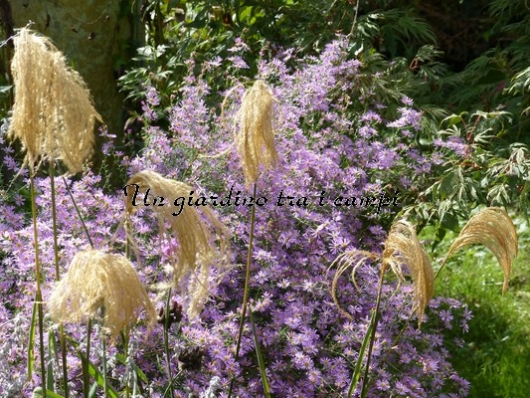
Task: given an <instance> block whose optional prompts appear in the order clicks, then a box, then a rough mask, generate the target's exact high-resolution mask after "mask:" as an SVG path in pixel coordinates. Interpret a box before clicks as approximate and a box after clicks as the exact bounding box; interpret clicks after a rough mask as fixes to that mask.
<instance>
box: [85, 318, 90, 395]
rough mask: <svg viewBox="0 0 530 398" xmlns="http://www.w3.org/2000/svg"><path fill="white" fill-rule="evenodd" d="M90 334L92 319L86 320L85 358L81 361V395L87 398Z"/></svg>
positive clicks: (88, 390) (88, 391) (88, 389)
mask: <svg viewBox="0 0 530 398" xmlns="http://www.w3.org/2000/svg"><path fill="white" fill-rule="evenodd" d="M91 334H92V320H91V319H89V320H88V324H87V335H86V358H85V361H84V363H83V397H84V398H88V396H89V393H90V374H89V372H88V367H89V363H90V335H91Z"/></svg>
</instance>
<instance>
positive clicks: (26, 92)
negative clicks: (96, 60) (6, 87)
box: [8, 28, 102, 173]
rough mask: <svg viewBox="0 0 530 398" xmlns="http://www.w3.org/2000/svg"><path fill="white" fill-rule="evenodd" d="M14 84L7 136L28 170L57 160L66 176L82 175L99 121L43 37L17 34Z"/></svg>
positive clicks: (71, 73) (24, 32)
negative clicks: (19, 149)
mask: <svg viewBox="0 0 530 398" xmlns="http://www.w3.org/2000/svg"><path fill="white" fill-rule="evenodd" d="M14 45H15V54H14V56H13V60H12V63H11V69H12V73H13V81H14V84H15V103H14V106H13V118H12V121H11V124H10V126H9V132H8V136H9V137H10V138H11V139H13V138H18V139H20V141H21V142H22V145H23V147H24V149H25V151H26V155H25V159H24V163H25V164H27V165H29V167H30V168H31V169H33V168H34V167H35V164H37V163H38V162H39V161H42V160H61V161H62V162H63V163H64V164H65V165H66V167H67V168H68V170H69V171H70V172H71V173H77V172H79V171H81V170H82V168H83V163H84V161H85V160H86V159H87V158H88V157H89V156H90V155H91V153H92V148H93V145H94V127H95V123H96V121H100V122H101V121H102V119H101V116H100V115H99V114H98V113H97V112H96V110H95V109H94V106H93V104H92V100H91V98H90V93H89V91H88V89H87V87H86V85H85V83H84V82H83V80H82V78H81V76H80V75H79V74H78V73H77V72H76V71H74V70H72V69H71V68H70V67H68V65H67V61H66V59H65V57H64V55H63V54H62V53H61V52H60V51H59V50H58V49H57V48H56V47H55V46H54V45H53V44H52V42H51V41H50V40H49V39H48V38H46V37H43V36H39V35H37V34H35V33H33V32H32V31H30V30H29V29H27V28H23V29H21V30H20V32H19V33H18V34H17V35H16V37H15V38H14Z"/></svg>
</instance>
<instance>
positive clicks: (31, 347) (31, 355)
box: [28, 300, 37, 380]
mask: <svg viewBox="0 0 530 398" xmlns="http://www.w3.org/2000/svg"><path fill="white" fill-rule="evenodd" d="M36 329H37V300H35V302H34V303H33V311H32V312H31V325H30V327H29V342H28V380H31V379H32V378H33V367H34V366H35V330H36Z"/></svg>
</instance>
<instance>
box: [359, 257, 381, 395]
mask: <svg viewBox="0 0 530 398" xmlns="http://www.w3.org/2000/svg"><path fill="white" fill-rule="evenodd" d="M385 271H386V265H385V264H383V266H382V267H381V276H380V277H379V286H378V288H377V299H376V304H375V314H374V327H373V329H372V335H371V336H370V345H369V346H368V355H367V358H366V367H365V369H364V377H363V387H362V389H361V397H366V395H367V394H368V374H369V372H370V360H371V358H372V350H373V347H374V340H375V332H376V330H377V322H378V321H379V307H380V304H381V294H382V292H383V282H384V277H385Z"/></svg>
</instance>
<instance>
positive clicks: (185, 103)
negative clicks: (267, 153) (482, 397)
mask: <svg viewBox="0 0 530 398" xmlns="http://www.w3.org/2000/svg"><path fill="white" fill-rule="evenodd" d="M347 46H348V43H347V41H346V40H345V39H342V38H341V39H338V40H337V41H335V42H333V43H331V44H329V45H328V46H327V47H326V49H325V50H324V51H323V53H322V54H321V55H320V56H318V57H310V58H307V59H304V60H302V61H301V62H300V64H299V66H298V67H297V68H295V69H292V70H291V69H290V68H288V67H287V66H286V64H285V62H286V60H287V59H288V58H289V57H290V54H291V53H290V52H285V53H281V54H279V56H278V57H276V58H274V59H272V60H270V61H265V60H262V61H260V63H259V75H258V77H259V78H260V79H263V80H265V81H268V82H271V88H272V91H273V94H274V96H275V97H276V99H277V103H276V105H275V115H276V117H275V120H274V129H275V131H276V137H275V140H276V146H277V149H278V152H279V158H280V162H279V164H278V165H277V167H276V168H275V169H273V170H271V171H269V172H267V173H263V174H262V176H261V178H260V179H259V181H258V183H257V193H258V195H259V196H264V197H266V198H269V199H270V202H269V203H268V204H267V205H266V206H264V207H262V208H257V209H256V226H255V239H254V256H253V261H252V268H251V281H250V297H251V300H250V310H251V311H252V313H253V319H254V322H255V325H256V330H257V336H253V334H252V332H251V328H250V324H249V323H247V324H246V326H245V328H244V334H243V338H242V345H241V350H240V358H239V360H238V361H236V360H235V345H236V344H235V341H236V340H237V334H238V327H239V314H240V313H241V304H242V301H243V281H244V275H243V274H244V272H243V270H244V266H243V264H244V262H245V261H246V256H247V250H248V243H249V235H250V222H249V213H250V211H249V208H248V207H246V206H239V207H225V208H218V209H216V210H217V211H218V216H219V218H220V220H222V222H223V223H224V224H225V225H226V226H227V227H228V228H229V229H230V232H231V236H232V240H231V241H232V258H231V263H232V265H233V266H232V268H231V270H230V271H229V272H227V273H226V274H225V275H224V276H223V278H222V279H221V283H220V284H215V283H213V281H214V279H217V278H218V277H219V275H217V274H216V273H215V272H214V273H213V274H212V283H211V284H210V286H209V288H210V297H211V298H210V300H209V301H208V303H207V304H206V307H205V309H204V310H203V312H202V314H201V316H200V318H199V319H196V320H190V319H188V318H187V317H186V316H184V318H183V319H182V321H181V323H180V325H179V326H178V328H177V327H176V326H173V327H172V328H171V329H170V331H169V334H170V347H171V349H172V357H171V359H170V360H171V363H170V366H171V367H172V369H174V374H176V373H177V372H178V369H181V370H182V372H181V373H180V378H179V379H178V380H177V385H178V387H177V396H178V397H189V396H195V397H213V396H218V397H226V396H227V391H228V385H229V384H230V380H231V379H232V378H235V390H234V394H233V396H237V397H258V396H262V395H263V387H262V382H261V379H260V374H259V371H258V364H257V360H256V355H255V343H254V339H255V337H256V338H257V341H258V342H259V344H260V348H261V351H262V353H263V357H264V361H265V365H266V368H267V369H266V371H267V377H268V380H269V383H270V387H271V392H272V393H273V394H275V395H276V396H284V397H303V398H308V397H342V396H346V395H347V391H348V388H349V384H350V380H351V376H352V371H353V368H354V367H355V364H356V362H357V360H358V359H359V348H360V346H361V343H362V341H363V338H364V336H365V334H366V333H367V329H368V325H369V322H370V312H371V310H372V309H373V308H374V305H375V299H376V291H377V283H378V275H379V269H378V265H377V264H370V263H367V264H364V265H362V266H361V267H359V268H358V270H357V272H356V281H357V284H358V286H359V290H357V289H356V288H355V287H354V285H353V284H352V282H351V280H348V279H347V278H343V279H342V280H340V281H339V283H338V285H337V295H338V298H339V301H340V303H341V306H342V308H344V309H345V310H346V311H347V312H348V313H349V314H350V315H351V319H348V318H346V317H345V316H343V315H342V314H341V313H340V312H339V310H338V309H337V307H336V305H335V304H334V302H333V300H332V297H331V293H330V282H331V280H332V278H333V270H328V267H329V266H330V264H331V263H332V262H333V260H334V259H335V257H336V256H337V255H338V254H340V253H343V252H344V251H346V250H353V249H365V250H374V251H378V250H381V242H382V241H383V240H384V238H385V232H384V231H385V228H384V225H385V224H384V223H383V222H382V221H381V220H380V219H379V217H381V216H383V215H386V216H387V217H391V216H392V214H394V213H395V212H397V211H399V208H392V207H388V208H385V209H384V210H383V213H382V215H378V214H376V213H375V212H374V211H371V210H370V209H364V208H360V207H353V206H349V207H347V206H333V204H332V200H331V199H332V198H334V197H337V196H343V197H353V196H359V197H361V196H373V195H376V194H377V193H379V192H380V191H381V190H382V189H384V188H386V187H387V185H388V184H387V183H388V179H390V178H393V179H395V181H393V188H394V189H397V190H406V189H407V188H408V187H409V186H410V185H412V184H414V181H415V180H416V179H417V178H420V177H419V176H421V175H425V174H426V173H428V172H429V170H430V169H429V162H428V160H427V159H426V157H425V156H423V155H422V154H421V153H420V151H419V150H418V149H417V148H415V146H414V142H413V141H412V140H411V136H410V135H411V133H407V132H408V130H405V129H407V128H408V129H413V130H414V129H418V128H419V123H420V119H421V115H420V114H419V113H418V112H417V111H415V110H414V109H413V108H412V105H413V104H412V100H410V99H409V98H406V97H405V98H404V99H403V100H402V104H401V105H403V107H401V108H399V114H400V115H399V117H398V118H397V119H395V118H392V117H391V115H390V114H389V113H388V112H386V108H385V107H384V106H374V109H362V106H361V107H360V106H359V103H358V101H359V98H363V99H364V100H366V102H367V103H368V102H370V101H371V100H372V99H373V98H375V94H374V93H373V92H366V91H362V90H361V87H362V85H361V83H360V80H361V78H362V74H363V73H364V72H363V70H362V68H363V65H362V63H361V62H359V61H358V60H351V59H348V55H347V53H348V52H347ZM244 49H245V46H244V43H242V42H241V41H238V42H237V43H236V46H235V47H234V51H233V53H234V54H231V57H230V58H228V59H226V60H223V59H215V60H212V61H210V62H209V63H206V64H205V68H204V70H203V72H202V73H201V74H200V75H199V76H196V75H194V74H193V69H194V68H193V66H194V65H192V64H190V65H189V67H190V73H189V76H188V78H187V79H186V82H185V83H184V85H183V87H182V88H181V90H180V93H179V95H178V98H179V101H178V102H177V103H176V105H175V106H174V107H173V108H172V109H171V110H170V112H169V122H170V123H169V126H170V127H169V130H168V131H163V130H162V129H161V128H159V127H155V126H148V127H146V129H145V141H146V146H145V148H144V150H143V151H142V153H141V154H140V155H139V156H137V157H135V158H133V159H127V160H126V161H125V162H124V164H123V166H124V167H125V168H127V170H128V172H129V173H134V172H136V171H139V170H144V169H151V170H155V171H157V172H159V173H162V174H164V175H166V176H168V177H171V178H175V179H178V180H184V181H185V182H186V183H188V184H190V185H193V186H195V187H196V190H197V192H199V193H200V194H204V195H210V194H216V195H223V194H226V193H227V192H228V191H229V190H230V188H232V187H233V189H234V190H236V191H241V192H244V193H245V194H250V193H249V192H247V191H246V190H245V186H244V178H243V174H242V171H241V168H240V160H239V159H238V157H237V154H236V151H235V149H234V147H233V144H232V139H233V129H234V115H235V114H236V112H237V108H238V105H239V104H240V99H241V96H242V92H243V88H242V87H243V86H244V85H246V84H247V83H248V82H247V81H245V80H244V79H242V80H241V81H237V79H236V78H235V77H232V78H233V79H234V86H236V89H235V90H233V91H231V92H230V93H225V94H226V95H229V96H231V98H228V99H229V100H230V101H228V100H227V101H226V107H225V109H224V110H223V112H222V116H221V109H220V107H221V105H220V104H217V106H210V105H208V102H207V100H206V97H207V96H208V95H209V94H210V91H211V89H210V85H209V80H208V78H209V76H215V74H216V73H217V72H218V69H222V68H225V69H226V68H227V66H232V67H238V68H243V67H244V65H242V64H241V62H240V60H239V59H238V58H237V56H238V55H237V54H238V53H239V52H242V51H244ZM238 84H239V86H238ZM237 87H241V88H237ZM373 90H375V88H373ZM157 105H158V95H157V93H156V91H155V90H154V89H153V88H151V87H150V88H148V91H147V97H146V102H145V103H144V107H145V109H144V111H145V113H144V120H145V121H146V123H147V124H149V123H150V122H151V121H154V120H155V119H156V114H157V113H156V110H157ZM400 129H403V131H402V132H401V133H400ZM107 149H108V148H107ZM67 183H68V184H70V185H71V191H72V192H73V194H74V196H75V199H76V201H77V203H78V205H79V207H80V209H81V212H82V215H83V218H84V220H85V222H86V226H87V228H88V230H89V231H90V234H91V237H92V240H93V241H94V243H95V245H96V247H98V248H107V247H112V248H113V250H123V249H124V241H125V237H124V233H123V230H119V229H118V224H119V219H120V215H121V214H122V212H123V207H124V205H123V196H122V195H123V194H122V191H121V190H119V191H117V192H116V193H115V194H108V193H104V192H103V190H102V189H100V188H99V186H100V185H101V184H100V177H98V176H96V175H93V174H91V173H90V172H87V173H85V174H84V176H83V178H82V179H81V180H80V181H77V182H67ZM49 184H50V182H49V179H47V178H43V179H40V180H39V196H38V213H39V216H38V221H39V223H38V230H39V246H40V250H41V255H42V263H43V270H44V279H45V282H44V286H43V289H44V300H46V298H47V297H48V295H49V291H50V289H51V288H52V286H53V282H52V281H53V279H54V266H53V239H52V229H51V208H50V185H49ZM322 191H325V198H326V199H329V200H328V201H325V202H324V204H323V205H320V204H319V203H318V201H317V198H318V196H319V195H321V193H322ZM280 192H283V194H284V195H290V196H294V197H306V198H307V202H308V205H307V206H297V205H290V204H285V205H284V206H275V205H274V203H273V202H274V198H277V197H278V195H279V194H280ZM392 193H393V192H392ZM57 197H58V199H57V200H58V203H57V211H58V223H59V225H58V227H59V246H60V251H61V260H60V261H61V262H60V265H61V272H64V271H65V269H66V267H67V265H68V264H69V261H70V260H71V258H72V257H73V255H74V254H75V252H77V251H78V250H80V249H83V248H85V247H87V245H88V241H87V239H86V236H85V232H84V229H83V226H82V224H81V223H80V221H79V218H78V217H77V215H76V212H75V209H74V207H73V205H72V202H71V200H70V199H69V195H68V193H67V191H66V187H65V184H64V182H63V181H62V180H61V179H58V180H57ZM1 209H2V210H1V213H0V231H1V235H0V250H1V251H2V253H3V254H2V256H3V258H4V259H3V262H4V264H6V265H5V266H4V267H2V268H1V269H0V294H1V295H2V296H3V297H5V299H4V300H3V301H4V303H7V302H8V303H9V305H6V304H4V305H3V306H0V324H2V328H1V329H0V359H1V358H4V357H6V355H9V358H12V359H11V362H10V366H9V367H8V368H10V369H5V367H4V368H3V369H0V396H2V397H4V396H5V397H7V396H10V395H9V394H12V392H11V391H20V389H21V388H22V382H21V380H23V374H24V369H25V363H24V358H25V352H24V350H25V349H26V347H25V344H26V342H27V340H26V339H24V338H22V337H17V336H19V335H20V333H22V332H21V330H27V329H28V325H29V322H30V320H29V318H30V316H31V308H32V304H33V297H34V289H35V288H34V276H33V266H34V265H33V264H34V259H33V250H29V248H31V247H32V237H33V235H32V228H31V226H30V224H29V223H28V222H26V221H25V219H24V218H23V217H22V216H21V215H20V214H18V213H17V211H16V209H15V208H14V207H9V206H2V207H1ZM133 230H134V234H135V235H136V236H137V239H138V252H139V255H140V262H138V263H137V264H136V265H137V270H138V272H139V274H140V276H141V279H142V280H143V281H144V282H145V283H146V284H150V285H152V286H156V285H158V284H159V283H163V282H168V281H169V280H170V276H169V275H168V274H167V271H166V270H167V268H168V267H166V265H168V264H169V263H170V259H169V258H168V256H169V255H170V253H172V250H170V249H171V248H169V247H168V243H167V242H166V241H165V240H160V239H159V237H158V236H157V234H156V232H155V231H156V224H155V223H154V219H153V217H152V215H151V214H150V212H149V209H147V208H146V209H144V210H143V211H140V212H139V213H138V214H137V215H135V216H134V219H133ZM411 289H412V288H411V287H407V286H406V287H404V288H400V289H398V290H397V291H396V283H393V282H389V283H386V284H385V286H384V289H383V299H382V303H381V316H380V322H379V326H378V329H377V333H376V339H375V343H374V347H373V354H372V360H371V364H370V372H369V373H370V390H369V396H371V397H388V396H396V397H400V396H402V397H407V396H408V397H461V396H466V394H467V388H468V383H467V382H466V381H465V380H463V379H461V378H459V377H458V375H457V374H456V373H455V372H454V370H453V369H452V368H451V365H450V363H449V361H448V359H449V354H448V352H447V350H446V349H444V347H443V343H444V340H443V334H442V333H443V328H444V327H445V328H462V329H464V330H466V329H467V323H466V321H467V320H468V319H469V317H470V316H471V314H470V313H469V312H468V311H467V310H464V315H463V316H461V315H459V314H460V313H461V312H462V311H461V308H462V307H461V305H460V304H459V303H458V302H456V301H453V300H451V301H444V300H446V299H437V300H433V304H432V305H431V308H430V310H429V311H427V315H426V318H433V317H434V318H436V317H437V319H439V320H441V324H439V322H438V323H436V322H434V323H433V325H434V326H432V327H430V326H429V325H430V323H429V321H428V322H427V324H426V325H424V327H423V329H422V330H421V331H419V330H418V329H417V326H416V324H415V322H412V321H411V320H410V316H409V314H410V311H411V308H412V305H413V303H412V290H411ZM7 297H9V298H7ZM152 298H153V299H154V300H157V305H158V306H162V305H163V304H164V298H163V297H162V295H157V294H156V292H153V294H152ZM175 299H176V300H177V301H179V302H180V303H182V304H185V302H186V300H187V298H186V297H185V296H181V295H179V294H178V292H177V294H176V295H175ZM442 304H443V305H442ZM45 309H46V308H45ZM466 311H467V312H466ZM460 318H461V319H460ZM402 330H403V333H401V331H402ZM17 331H18V332H17ZM52 331H53V330H52V329H51V328H49V329H48V332H49V333H52ZM67 332H68V333H69V334H70V335H71V336H72V337H73V338H74V339H77V340H78V341H79V342H82V341H83V340H84V338H85V334H86V328H83V327H82V326H78V325H72V326H69V327H68V328H67ZM144 332H145V330H144V327H143V326H140V327H139V328H138V329H137V330H136V331H135V332H133V333H132V336H131V341H130V345H129V354H130V359H129V360H128V362H127V363H121V362H119V361H118V360H117V358H118V356H117V349H116V347H114V348H113V349H112V350H110V351H109V353H107V355H108V356H109V358H110V362H109V363H110V365H109V373H112V380H113V382H116V387H117V388H118V387H120V388H123V387H124V386H125V385H127V384H128V383H130V382H131V380H132V379H133V378H134V375H133V373H134V369H135V367H139V368H140V369H141V370H142V371H143V373H144V374H145V375H146V377H147V379H148V383H146V384H145V385H144V386H143V389H144V391H145V396H151V397H161V396H163V393H164V391H165V389H166V387H167V383H168V380H167V373H166V369H167V366H166V363H165V359H162V358H163V330H162V327H161V326H159V327H156V328H155V329H154V330H153V331H152V332H151V335H150V336H149V338H148V339H146V338H145V333H144ZM17 333H18V334H17ZM398 336H400V337H398ZM94 340H95V341H97V338H96V337H94ZM197 347H198V348H200V349H201V350H203V352H201V353H202V354H203V355H201V356H198V358H199V357H200V358H202V360H200V361H199V362H201V363H199V364H198V367H196V366H191V365H190V364H184V363H183V362H182V358H184V356H183V355H179V354H182V353H183V352H185V351H186V350H189V349H196V348H197ZM6 353H8V354H6ZM179 358H180V360H179ZM48 359H49V360H50V361H51V360H52V358H48ZM93 361H94V363H100V362H101V359H100V357H99V354H98V353H97V352H95V353H94V358H93ZM195 365H196V364H195ZM69 366H70V367H71V371H72V374H75V375H77V377H75V378H74V381H72V383H73V384H72V386H73V387H76V386H77V388H79V380H80V377H79V366H80V363H79V360H78V359H75V358H74V357H73V356H72V357H71V362H69ZM13 374H15V376H13ZM17 374H18V375H19V376H18V377H17V376H16V375H17ZM4 380H10V381H9V383H7V382H6V383H7V384H5V383H4ZM56 380H60V378H59V377H56ZM17 383H19V384H17ZM34 386H35V385H34V384H33V383H29V384H28V385H26V386H25V388H26V390H25V391H26V393H27V392H28V391H29V390H31V389H32V388H33V387H34ZM17 389H18V390H17ZM358 393H359V391H357V392H356V394H358Z"/></svg>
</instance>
